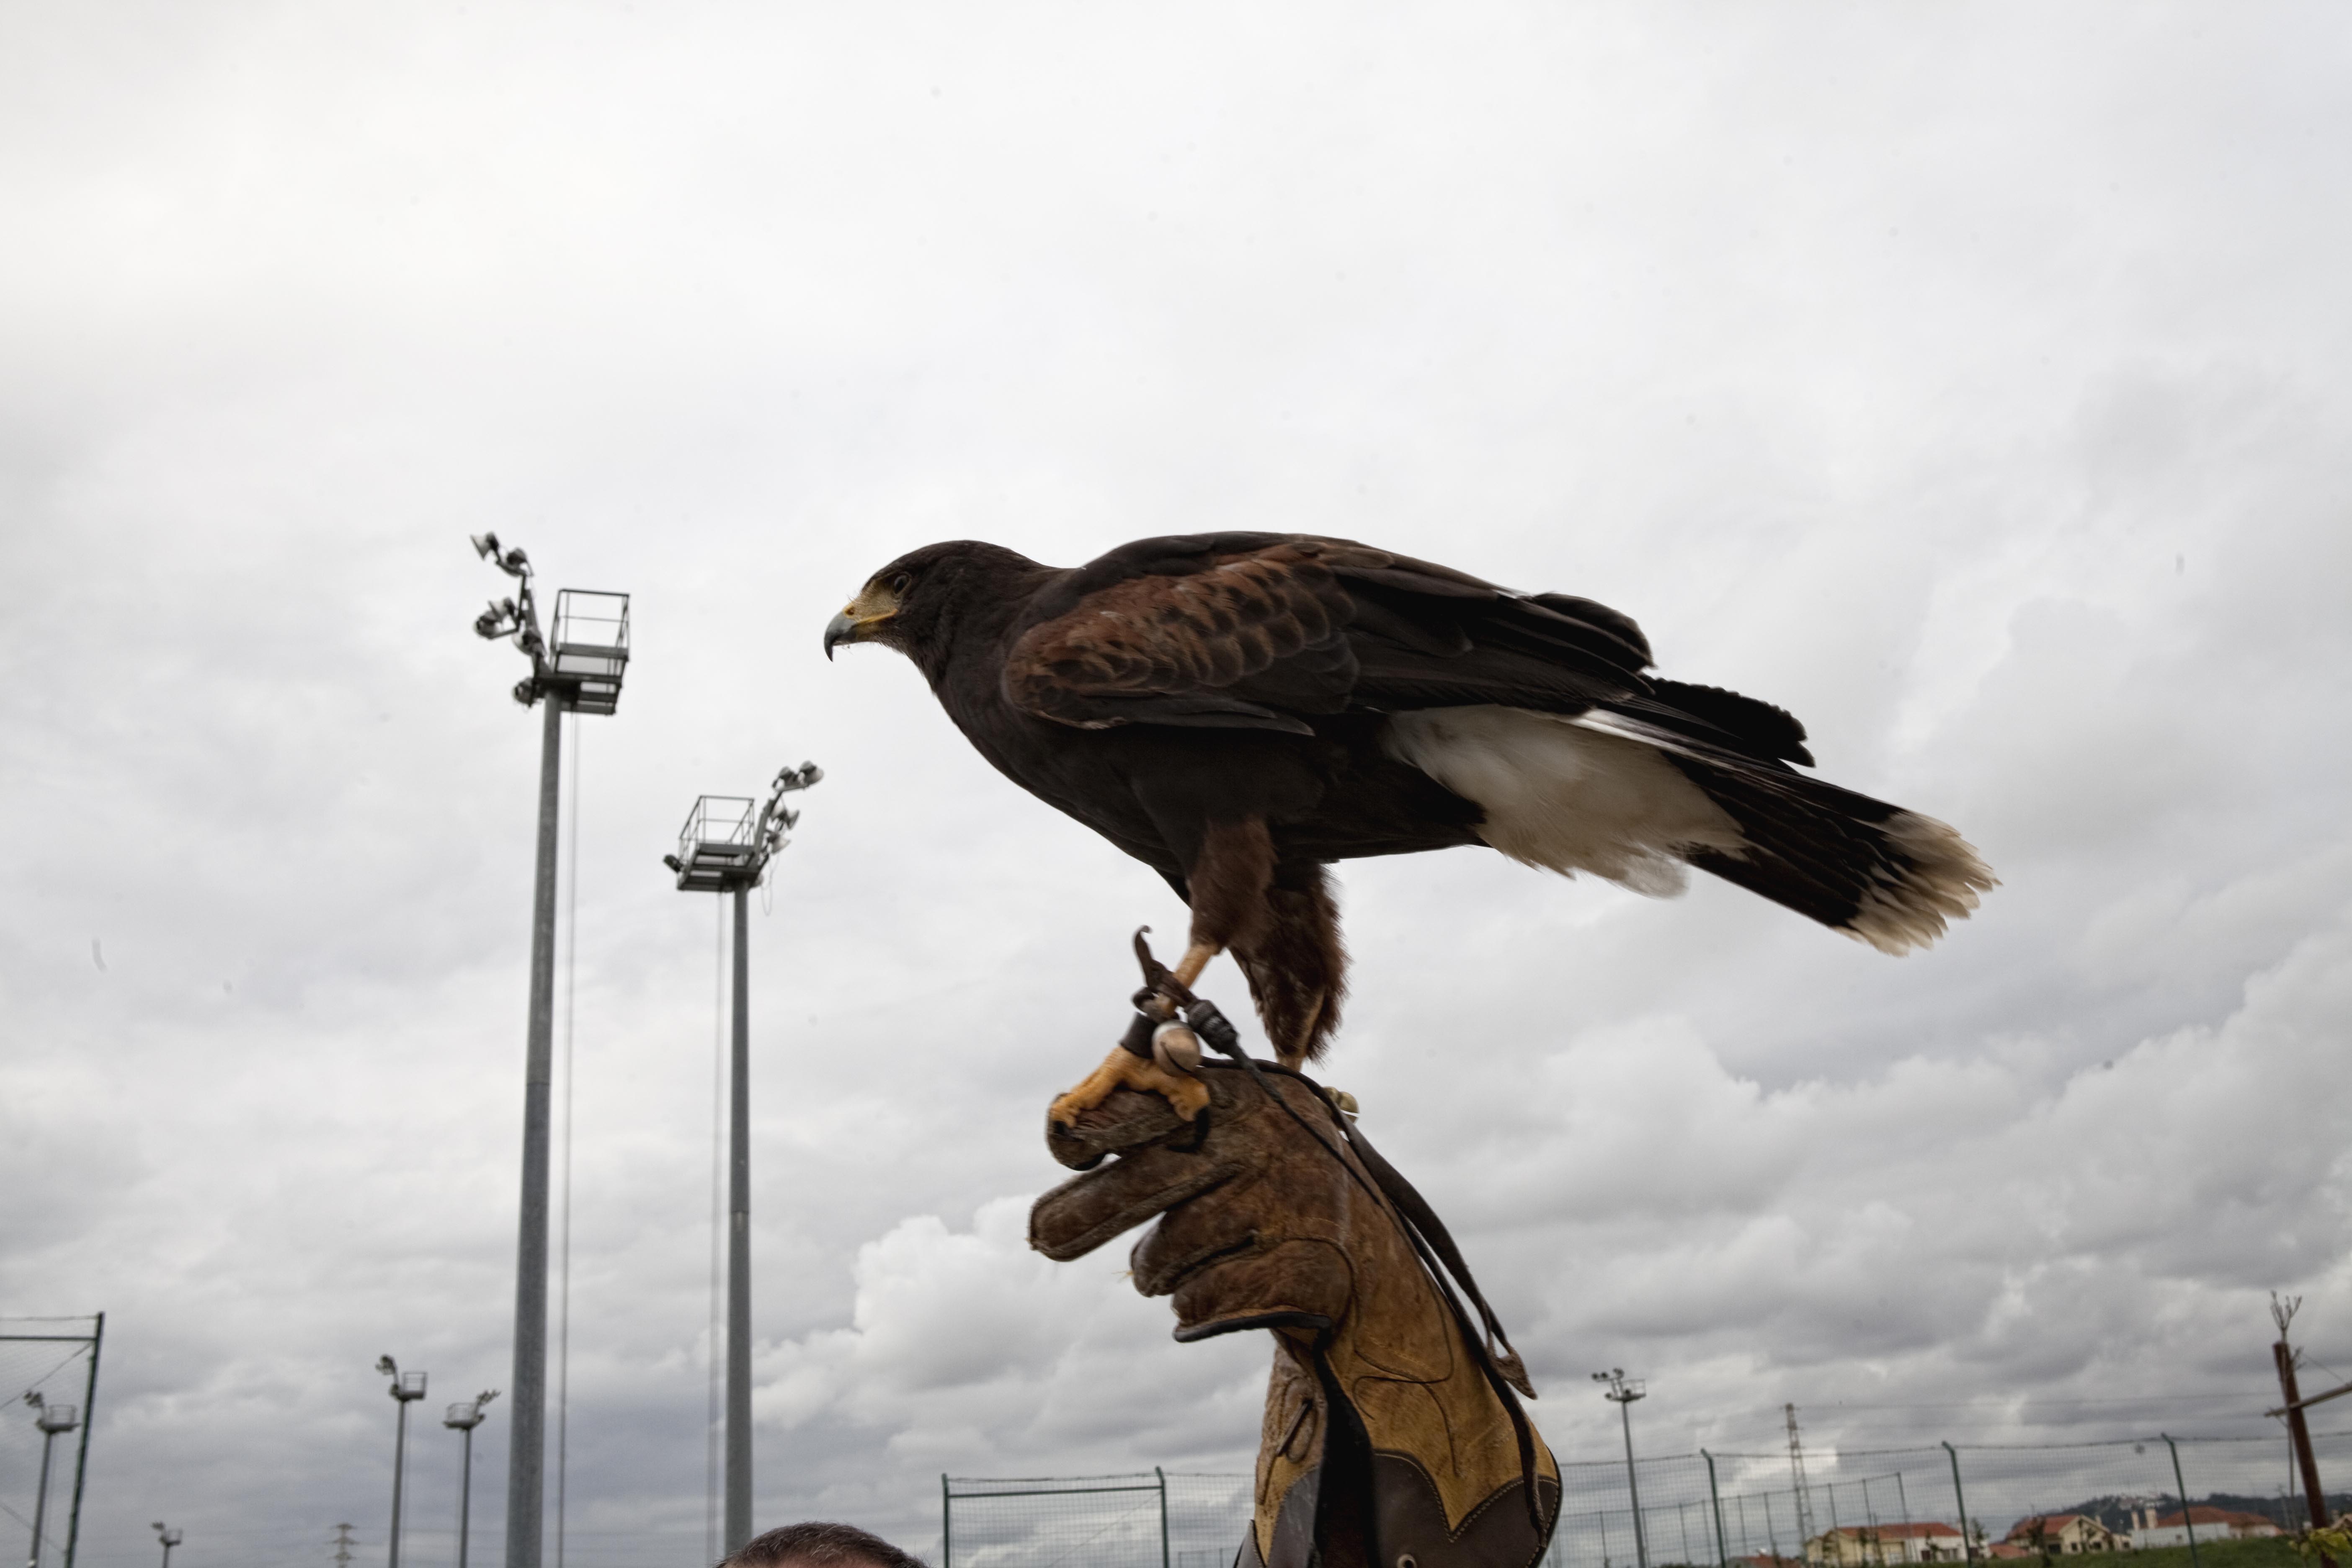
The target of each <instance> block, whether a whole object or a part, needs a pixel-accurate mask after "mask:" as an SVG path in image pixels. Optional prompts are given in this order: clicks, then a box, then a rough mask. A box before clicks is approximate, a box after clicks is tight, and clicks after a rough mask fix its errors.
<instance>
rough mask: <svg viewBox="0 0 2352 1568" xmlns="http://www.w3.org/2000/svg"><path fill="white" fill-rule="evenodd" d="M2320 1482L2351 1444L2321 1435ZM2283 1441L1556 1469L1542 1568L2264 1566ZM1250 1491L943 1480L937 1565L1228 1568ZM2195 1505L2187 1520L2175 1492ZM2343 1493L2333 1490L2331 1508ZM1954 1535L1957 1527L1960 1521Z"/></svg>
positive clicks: (1149, 1482)
mask: <svg viewBox="0 0 2352 1568" xmlns="http://www.w3.org/2000/svg"><path fill="white" fill-rule="evenodd" d="M2313 1447H2314V1449H2315V1453H2316V1454H2317V1456H2318V1458H2319V1464H2320V1470H2321V1474H2322V1476H2323V1477H2328V1476H2333V1475H2339V1474H2343V1473H2345V1472H2346V1471H2347V1468H2352V1432H2335V1433H2324V1434H2315V1435H2314V1436H2313ZM2289 1464H2290V1459H2289V1456H2288V1452H2287V1444H2286V1439H2285V1437H2284V1435H2282V1436H2275V1437H2179V1438H2168V1437H2165V1436H2148V1437H2132V1438H2122V1439H2118V1440H2116V1441H2113V1442H2104V1443H2068V1444H2044V1445H2032V1446H2025V1445H2011V1446H1998V1445H1985V1444H1952V1445H1946V1444H1942V1443H1937V1444H1928V1445H1922V1446H1919V1447H1906V1448H1873V1449H1847V1450H1839V1449H1834V1448H1824V1449H1822V1450H1820V1451H1817V1452H1809V1453H1808V1454H1807V1455H1806V1457H1805V1470H1804V1475H1803V1478H1802V1481H1801V1482H1800V1479H1799V1477H1798V1475H1797V1472H1796V1470H1795V1468H1794V1467H1793V1466H1792V1465H1791V1464H1790V1458H1789V1455H1788V1454H1787V1452H1786V1451H1780V1452H1773V1453H1761V1454H1728V1453H1723V1454H1718V1453H1708V1452H1705V1451H1702V1452H1699V1453H1696V1454H1678V1455H1669V1456H1663V1457H1655V1458H1640V1459H1636V1460H1635V1461H1634V1463H1633V1466H1632V1468H1631V1469H1630V1470H1629V1469H1628V1468H1627V1466H1626V1463H1625V1461H1624V1460H1623V1459H1622V1458H1619V1459H1593V1460H1563V1461H1562V1462H1561V1464H1560V1467H1559V1472H1560V1517H1559V1526H1558V1528H1557V1529H1556V1530H1555V1531H1553V1533H1552V1540H1551V1545H1550V1547H1549V1549H1548V1550H1547V1552H1545V1555H1544V1564H1543V1568H1706V1565H1713V1568H1781V1565H1783V1564H1785V1565H1787V1568H1900V1565H1903V1564H1909V1563H1978V1564H1984V1563H1999V1562H2002V1561H2004V1560H2009V1559H2019V1560H2032V1562H2033V1563H2035V1564H2036V1565H2037V1568H2040V1565H2041V1564H2042V1563H2054V1562H2055V1561H2056V1560H2057V1559H2059V1558H2062V1557H2068V1556H2081V1555H2100V1554H2107V1553H2123V1552H2130V1553H2132V1554H2133V1560H2134V1563H2135V1564H2136V1565H2137V1568H2174V1565H2173V1560H2174V1559H2177V1560H2178V1568H2269V1565H2270V1564H2272V1563H2280V1564H2284V1563H2293V1562H2294V1555H2293V1553H2292V1552H2290V1551H2289V1550H2288V1549H2287V1545H2286V1542H2285V1540H2284V1537H2285V1536H2286V1535H2288V1534H2290V1533H2292V1532H2293V1531H2295V1530H2298V1529H2300V1528H2302V1527H2303V1526H2304V1525H2305V1524H2306V1523H2308V1522H2309V1517H2310V1516H2309V1513H2308V1511H2307V1509H2306V1507H2305V1503H2304V1500H2303V1498H2302V1494H2301V1492H2300V1489H2299V1488H2298V1486H2297V1484H2296V1481H2295V1478H2294V1475H2293V1474H2291V1473H2290V1470H2289ZM1250 1487H1251V1479H1250V1478H1249V1477H1248V1476H1245V1475H1181V1474H1169V1473H1164V1472H1162V1471H1159V1470H1145V1471H1140V1472H1137V1473H1134V1474H1129V1475H1112V1476H1061V1477H1042V1478H1028V1479H978V1478H972V1477H961V1476H958V1477H950V1476H942V1477H941V1478H940V1513H941V1525H942V1530H941V1546H940V1562H939V1565H938V1568H1227V1565H1228V1564H1230V1563H1233V1561H1234V1555H1235V1551H1236V1549H1237V1547H1238V1546H1239V1545H1240V1542H1241V1540H1242V1534H1243V1531H1245V1530H1247V1529H1248V1527H1249V1518H1250ZM2184 1496H2186V1497H2187V1498H2188V1499H2189V1500H2190V1503H2191V1506H2190V1507H2189V1509H2188V1510H2185V1512H2184V1510H2183V1508H2182V1502H2181V1500H2182V1498H2183V1497H2184ZM2347 1509H2352V1497H2347V1496H2342V1495H2338V1494H2336V1493H2332V1492H2331V1493H2330V1495H2329V1510H2330V1511H2331V1513H2334V1512H2341V1511H2344V1510H2347ZM1964 1521H1965V1522H1964Z"/></svg>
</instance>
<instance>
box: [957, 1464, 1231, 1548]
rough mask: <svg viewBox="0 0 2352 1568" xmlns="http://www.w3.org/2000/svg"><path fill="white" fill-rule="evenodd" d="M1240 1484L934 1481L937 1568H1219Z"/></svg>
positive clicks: (1224, 1478)
mask: <svg viewBox="0 0 2352 1568" xmlns="http://www.w3.org/2000/svg"><path fill="white" fill-rule="evenodd" d="M1250 1487H1251V1479H1250V1478H1249V1477H1248V1476H1245V1475H1187V1474H1171V1473H1169V1472H1167V1471H1164V1470H1158V1469H1152V1470H1144V1471H1139V1472H1137V1473H1135V1474H1131V1475H1115V1476H1046V1477H1027V1478H1011V1479H978V1478H973V1477H966V1476H941V1477H940V1562H939V1568H1226V1564H1228V1563H1231V1562H1232V1561H1233V1560H1234V1547H1235V1546H1236V1544H1238V1543H1239V1542H1240V1540H1241V1531H1243V1530H1244V1529H1245V1528H1246V1527H1247V1526H1248V1523H1249V1516H1250Z"/></svg>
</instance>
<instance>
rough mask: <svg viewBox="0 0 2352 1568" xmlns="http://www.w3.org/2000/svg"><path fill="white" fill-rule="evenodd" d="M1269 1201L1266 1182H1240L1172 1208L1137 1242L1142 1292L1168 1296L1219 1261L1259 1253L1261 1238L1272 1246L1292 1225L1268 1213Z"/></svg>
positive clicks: (1136, 1270)
mask: <svg viewBox="0 0 2352 1568" xmlns="http://www.w3.org/2000/svg"><path fill="white" fill-rule="evenodd" d="M1260 1174H1261V1175H1262V1174H1263V1173H1262V1172H1261V1173H1260ZM1277 1201H1278V1200H1277ZM1267 1202H1268V1194H1267V1193H1266V1188H1265V1183H1264V1182H1263V1181H1262V1180H1261V1181H1252V1182H1234V1183H1233V1184H1229V1185H1228V1186H1227V1187H1226V1188H1225V1189H1224V1190H1223V1192H1221V1193H1219V1194H1217V1195H1216V1197H1214V1198H1213V1199H1212V1200H1210V1201H1208V1202H1205V1203H1188V1204H1183V1205H1179V1206H1177V1207H1174V1208H1171V1209H1170V1210H1169V1211H1168V1212H1167V1213H1166V1214H1164V1215H1160V1223H1159V1224H1158V1225H1155V1226H1152V1227H1151V1228H1150V1230H1149V1231H1146V1232H1145V1233H1144V1235H1143V1237H1142V1238H1141V1239H1140V1240H1139V1241H1138V1242H1137V1243H1136V1244H1135V1252H1134V1255H1133V1256H1132V1257H1131V1258H1129V1260H1128V1270H1129V1273H1130V1274H1132V1275H1133V1276H1134V1279H1135V1288H1136V1289H1137V1290H1138V1291H1139V1292H1140V1293H1142V1294H1143V1295H1146V1296H1165V1295H1167V1294H1168V1293H1169V1292H1170V1291H1171V1290H1173V1289H1176V1287H1177V1286H1178V1285H1180V1284H1181V1283H1182V1282H1183V1281H1184V1280H1185V1279H1188V1278H1190V1277H1191V1276H1192V1273H1193V1272H1194V1271H1195V1270H1196V1269H1198V1268H1202V1266H1204V1265H1205V1264H1207V1263H1208V1262H1209V1261H1210V1260H1211V1259H1213V1258H1219V1257H1222V1256H1224V1255H1226V1254H1233V1255H1234V1256H1240V1255H1242V1254H1244V1253H1252V1252H1256V1251H1258V1250H1260V1244H1259V1237H1261V1236H1265V1237H1268V1238H1269V1241H1268V1243H1267V1244H1268V1245H1271V1238H1272V1237H1276V1236H1277V1235H1278V1234H1279V1233H1280V1232H1281V1231H1282V1230H1284V1229H1286V1228H1287V1227H1286V1226H1283V1225H1281V1224H1280V1223H1279V1222H1278V1217H1277V1216H1276V1215H1268V1214H1267V1213H1266V1206H1267Z"/></svg>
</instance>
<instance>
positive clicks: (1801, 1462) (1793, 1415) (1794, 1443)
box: [1780, 1405, 1813, 1562]
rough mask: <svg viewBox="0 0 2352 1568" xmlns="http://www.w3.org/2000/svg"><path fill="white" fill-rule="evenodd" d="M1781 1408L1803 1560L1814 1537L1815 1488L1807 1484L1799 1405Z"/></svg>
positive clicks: (1799, 1556) (1799, 1553) (1798, 1547)
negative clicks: (1786, 1418)
mask: <svg viewBox="0 0 2352 1568" xmlns="http://www.w3.org/2000/svg"><path fill="white" fill-rule="evenodd" d="M1780 1410H1781V1413H1782V1414H1783V1415H1786V1416H1787V1417H1788V1419H1789V1475H1790V1484H1791V1485H1792V1486H1794V1487H1795V1488H1796V1492H1797V1558H1798V1561H1800V1562H1802V1561H1803V1560H1804V1556H1805V1544H1806V1542H1810V1541H1811V1540H1812V1538H1813V1489H1812V1488H1811V1487H1809V1486H1807V1485H1806V1484H1805V1445H1804V1441H1803V1439H1802V1438H1801V1437H1799V1436H1797V1407H1796V1406H1795V1405H1782V1406H1780Z"/></svg>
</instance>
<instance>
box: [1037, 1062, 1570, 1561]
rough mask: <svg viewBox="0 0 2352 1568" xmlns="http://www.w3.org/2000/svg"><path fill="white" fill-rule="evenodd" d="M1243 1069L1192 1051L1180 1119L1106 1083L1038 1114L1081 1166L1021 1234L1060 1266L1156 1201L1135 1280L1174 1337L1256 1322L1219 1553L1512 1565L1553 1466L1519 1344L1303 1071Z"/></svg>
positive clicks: (1536, 1534) (1546, 1499)
mask: <svg viewBox="0 0 2352 1568" xmlns="http://www.w3.org/2000/svg"><path fill="white" fill-rule="evenodd" d="M1259 1065H1260V1068H1261V1069H1262V1070H1261V1071H1260V1072H1259V1073H1258V1074H1256V1075H1253V1074H1251V1073H1249V1072H1248V1071H1246V1070H1244V1069H1243V1068H1240V1067H1237V1066H1234V1065H1231V1064H1227V1063H1223V1062H1203V1063H1202V1065H1201V1068H1200V1069H1199V1070H1200V1074H1201V1077H1202V1079H1203V1080H1204V1081H1205V1082H1206V1083H1207V1085H1208V1088H1209V1091H1210V1096H1211V1102H1210V1107H1209V1109H1208V1110H1206V1111H1205V1112H1203V1113H1202V1116H1201V1118H1200V1119H1199V1121H1193V1122H1187V1121H1180V1120H1179V1119H1178V1117H1177V1116H1176V1113H1175V1112H1174V1110H1171V1108H1170V1106H1169V1105H1168V1104H1167V1102H1166V1101H1164V1100H1161V1099H1160V1098H1159V1097H1158V1096H1156V1095H1149V1094H1141V1093H1138V1092H1136V1091H1134V1090H1131V1089H1121V1090H1119V1091H1118V1092H1117V1093H1115V1094H1113V1095H1111V1096H1110V1097H1109V1098H1108V1100H1105V1101H1104V1102H1103V1103H1102V1104H1101V1105H1100V1106H1098V1107H1097V1108H1095V1109H1094V1110H1088V1111H1087V1112H1085V1113H1084V1114H1082V1115H1081V1116H1080V1117H1079V1118H1078V1120H1077V1121H1076V1125H1075V1126H1071V1127H1051V1126H1049V1127H1048V1129H1047V1134H1046V1142H1047V1145H1048V1147H1049V1148H1051V1149H1052V1151H1053V1153H1054V1156H1055V1159H1057V1160H1059V1161H1061V1163H1064V1164H1066V1165H1068V1166H1072V1167H1074V1168H1076V1169H1078V1170H1081V1171H1085V1172H1087V1174H1084V1175H1080V1176H1077V1177H1076V1178H1074V1179H1073V1180H1071V1181H1068V1182H1066V1183H1064V1184H1062V1185H1060V1186H1058V1187H1056V1188H1055V1189H1054V1190H1053V1191H1052V1192H1050V1193H1047V1194H1045V1196H1044V1197H1042V1198H1039V1199H1038V1200H1037V1203H1036V1205H1035V1207H1034V1208H1033V1209H1032V1210H1031V1211H1030V1215H1029V1241H1030V1245H1031V1246H1032V1247H1035V1248H1036V1249H1037V1250H1038V1251H1040V1252H1042V1253H1044V1254H1045V1256H1047V1257H1048V1258H1055V1259H1056V1260H1060V1261H1067V1260H1068V1259H1070V1258H1080V1257H1083V1256H1085V1255H1086V1254H1087V1253H1088V1252H1091V1251H1093V1250H1094V1249H1095V1248H1097V1247H1100V1246H1102V1245H1103V1244H1104V1243H1105V1242H1107V1241H1108V1240H1110V1239H1111V1238H1112V1237H1116V1236H1118V1235H1119V1234H1120V1233H1121V1232H1123V1231H1126V1230H1129V1229H1131V1228H1133V1227H1134V1226H1138V1225H1141V1224H1143V1223H1145V1222H1146V1221H1148V1220H1151V1219H1153V1218H1155V1217H1156V1218H1158V1220H1159V1223H1158V1224H1157V1225H1154V1226H1152V1228H1151V1229H1150V1231H1148V1232H1147V1233H1146V1234H1145V1235H1144V1237H1142V1239H1141V1240H1139V1241H1138V1242H1137V1243H1136V1246H1135V1250H1134V1254H1133V1257H1132V1259H1131V1261H1132V1266H1133V1271H1134V1278H1135V1287H1136V1289H1139V1290H1140V1291H1142V1292H1143V1293H1144V1294H1145V1295H1147V1296H1171V1297H1172V1298H1173V1300H1172V1302H1171V1304H1172V1305H1173V1306H1174V1308H1175V1310H1176V1338H1177V1339H1179V1340H1182V1341H1192V1340H1200V1339H1206V1338H1208V1337H1210V1336H1211V1335H1213V1334H1223V1333H1231V1332H1234V1331H1236V1330H1240V1329H1269V1330H1272V1331H1273V1332H1274V1339H1275V1358H1274V1373H1273V1377H1272V1379H1271V1381H1270V1382H1269V1384H1268V1385H1267V1389H1266V1405H1265V1430H1264V1433H1263V1435H1262V1436H1261V1439H1260V1442H1259V1445H1258V1457H1257V1489H1256V1507H1255V1520H1254V1521H1253V1526H1252V1529H1251V1531H1250V1537H1249V1540H1248V1542H1246V1543H1245V1544H1244V1547H1243V1549H1242V1552H1241V1554H1240V1557H1239V1559H1238V1560H1237V1565H1238V1568H1530V1565H1531V1564H1533V1563H1535V1562H1536V1560H1537V1559H1538V1557H1540V1556H1541V1555H1542V1553H1543V1549H1544V1545H1545V1542H1547V1541H1548V1540H1549V1536H1550V1533H1551V1524H1552V1521H1553V1520H1554V1518H1555V1517H1556V1516H1557V1513H1558V1511H1559V1468H1558V1466H1557V1465H1555V1464H1554V1463H1553V1461H1552V1458H1551V1454H1550V1451H1549V1449H1547V1448H1546V1447H1544V1444H1543V1439H1542V1438H1541V1437H1540V1436H1538V1435H1537V1434H1536V1431H1535V1428H1534V1426H1532V1424H1530V1423H1529V1422H1528V1419H1527V1417H1526V1415H1525V1413H1524V1412H1523V1411H1522V1410H1521V1409H1520V1408H1519V1405H1518V1402H1517V1399H1515V1398H1514V1397H1513V1396H1512V1394H1511V1389H1510V1384H1517V1385H1518V1386H1519V1387H1520V1388H1522V1389H1526V1391H1527V1392H1528V1393H1529V1394H1532V1393H1533V1390H1532V1389H1527V1385H1526V1381H1525V1373H1522V1372H1521V1371H1520V1370H1519V1366H1518V1360H1517V1356H1516V1355H1514V1354H1512V1353H1511V1352H1510V1349H1509V1346H1508V1343H1507V1342H1500V1344H1499V1348H1496V1346H1495V1342H1492V1341H1488V1340H1482V1339H1481V1338H1480V1337H1479V1336H1477V1335H1476V1334H1475V1332H1474V1331H1470V1323H1471V1320H1470V1318H1469V1315H1468V1313H1467V1312H1466V1311H1465V1309H1464V1308H1463V1307H1462V1306H1461V1304H1460V1302H1459V1300H1457V1299H1456V1298H1455V1297H1454V1294H1453V1291H1452V1289H1451V1288H1450V1287H1449V1286H1447V1285H1446V1284H1445V1283H1444V1281H1443V1279H1442V1278H1441V1277H1440V1276H1438V1275H1437V1274H1435V1273H1434V1272H1433V1269H1434V1268H1435V1267H1437V1265H1438V1263H1439V1262H1440V1261H1442V1262H1443V1263H1444V1264H1446V1265H1449V1266H1451V1268H1453V1271H1454V1275H1455V1277H1456V1278H1457V1279H1461V1280H1462V1281H1463V1283H1464V1284H1465V1288H1466V1287H1467V1286H1468V1277H1467V1273H1466V1271H1465V1270H1464V1269H1463V1268H1461V1266H1460V1262H1459V1259H1458V1258H1457V1257H1455V1256H1454V1251H1453V1244H1452V1242H1451V1241H1450V1240H1449V1239H1446V1238H1445V1237H1444V1227H1443V1226H1439V1225H1437V1223H1436V1220H1435V1216H1434V1215H1429V1214H1428V1212H1427V1209H1426V1206H1425V1205H1422V1204H1421V1203H1420V1200H1419V1198H1418V1197H1417V1195H1414V1194H1412V1190H1411V1188H1410V1187H1409V1186H1407V1185H1406V1184H1404V1183H1403V1182H1402V1178H1400V1177H1397V1176H1396V1175H1395V1173H1394V1172H1393V1171H1391V1170H1390V1169H1389V1167H1388V1165H1387V1163H1386V1162H1385V1161H1382V1160H1381V1159H1380V1157H1379V1155H1378V1154H1377V1153H1375V1152H1372V1151H1371V1150H1370V1147H1369V1146H1368V1145H1365V1146H1362V1147H1358V1146H1357V1145H1358V1143H1360V1140H1355V1141H1352V1142H1351V1137H1350V1130H1349V1127H1348V1125H1347V1123H1346V1122H1345V1121H1343V1120H1342V1119H1341V1117H1340V1115H1339V1112H1338V1111H1337V1110H1333V1109H1332V1107H1331V1105H1330V1103H1329V1101H1328V1100H1327V1099H1326V1098H1325V1097H1324V1096H1323V1094H1322V1093H1321V1092H1319V1091H1318V1089H1316V1088H1315V1086H1314V1085H1313V1084H1312V1083H1310V1082H1309V1081H1308V1080H1307V1079H1306V1078H1304V1077H1303V1076H1302V1075H1299V1074H1297V1073H1292V1072H1286V1071H1284V1070H1282V1069H1280V1068H1275V1067H1273V1066H1271V1065H1269V1064H1259ZM1276 1096H1278V1097H1280V1101H1281V1102H1280V1103H1279V1104H1277V1103H1276V1099H1275V1097H1276ZM1107 1155H1116V1156H1117V1158H1116V1159H1115V1160H1112V1161H1110V1163H1102V1162H1103V1161H1104V1159H1105V1156H1107ZM1408 1215H1410V1217H1411V1219H1412V1223H1411V1224H1408ZM1424 1249H1426V1250H1424ZM1424 1258H1430V1265H1429V1266H1427V1267H1425V1266H1424V1261H1423V1259H1424ZM1471 1293H1472V1298H1473V1300H1476V1297H1475V1289H1472V1292H1471ZM1477 1305H1478V1308H1479V1310H1480V1312H1481V1313H1482V1314H1485V1303H1484V1302H1483V1301H1478V1302H1477ZM1486 1317H1487V1323H1488V1328H1489V1331H1490V1332H1493V1333H1496V1334H1498V1333H1499V1331H1496V1330H1495V1329H1494V1326H1493V1322H1492V1317H1491V1314H1486ZM1530 1489H1532V1491H1531V1490H1530Z"/></svg>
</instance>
